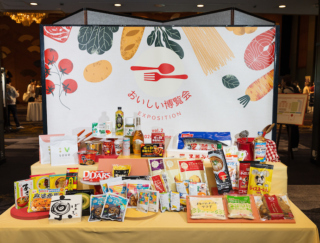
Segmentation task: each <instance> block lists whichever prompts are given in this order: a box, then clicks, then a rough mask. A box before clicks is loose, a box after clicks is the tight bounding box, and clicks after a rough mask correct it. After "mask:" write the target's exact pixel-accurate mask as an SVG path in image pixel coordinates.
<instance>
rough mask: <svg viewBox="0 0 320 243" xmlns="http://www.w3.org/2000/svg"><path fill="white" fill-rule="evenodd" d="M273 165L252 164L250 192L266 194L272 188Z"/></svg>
mask: <svg viewBox="0 0 320 243" xmlns="http://www.w3.org/2000/svg"><path fill="white" fill-rule="evenodd" d="M272 172H273V165H268V164H253V165H251V166H250V172H249V183H248V194H253V195H264V194H269V193H270V190H271V182H272Z"/></svg>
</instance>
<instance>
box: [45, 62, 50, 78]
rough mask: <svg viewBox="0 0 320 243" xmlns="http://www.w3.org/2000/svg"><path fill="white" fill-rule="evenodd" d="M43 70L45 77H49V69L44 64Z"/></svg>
mask: <svg viewBox="0 0 320 243" xmlns="http://www.w3.org/2000/svg"><path fill="white" fill-rule="evenodd" d="M44 69H45V71H44V72H45V75H46V77H48V76H49V75H50V68H49V66H48V65H47V64H45V66H44Z"/></svg>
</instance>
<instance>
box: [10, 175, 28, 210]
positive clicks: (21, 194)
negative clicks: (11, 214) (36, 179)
mask: <svg viewBox="0 0 320 243" xmlns="http://www.w3.org/2000/svg"><path fill="white" fill-rule="evenodd" d="M32 189H33V180H32V179H27V180H21V181H15V182H14V203H15V205H16V209H20V208H25V207H27V206H28V202H29V190H32Z"/></svg>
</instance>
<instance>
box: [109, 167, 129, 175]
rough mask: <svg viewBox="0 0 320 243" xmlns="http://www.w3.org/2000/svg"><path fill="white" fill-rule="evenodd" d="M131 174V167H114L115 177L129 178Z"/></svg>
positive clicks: (113, 173)
mask: <svg viewBox="0 0 320 243" xmlns="http://www.w3.org/2000/svg"><path fill="white" fill-rule="evenodd" d="M130 172H131V165H112V176H113V177H123V176H129V175H130Z"/></svg>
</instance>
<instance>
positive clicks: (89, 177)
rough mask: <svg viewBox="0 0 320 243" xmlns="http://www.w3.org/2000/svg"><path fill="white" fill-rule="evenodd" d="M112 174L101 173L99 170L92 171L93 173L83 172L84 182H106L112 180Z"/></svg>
mask: <svg viewBox="0 0 320 243" xmlns="http://www.w3.org/2000/svg"><path fill="white" fill-rule="evenodd" d="M110 176H111V174H110V173H109V172H104V171H99V170H91V171H83V178H82V179H83V180H84V181H90V182H99V181H100V180H106V179H108V178H110Z"/></svg>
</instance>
